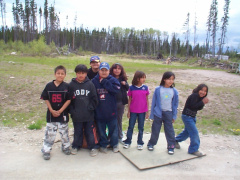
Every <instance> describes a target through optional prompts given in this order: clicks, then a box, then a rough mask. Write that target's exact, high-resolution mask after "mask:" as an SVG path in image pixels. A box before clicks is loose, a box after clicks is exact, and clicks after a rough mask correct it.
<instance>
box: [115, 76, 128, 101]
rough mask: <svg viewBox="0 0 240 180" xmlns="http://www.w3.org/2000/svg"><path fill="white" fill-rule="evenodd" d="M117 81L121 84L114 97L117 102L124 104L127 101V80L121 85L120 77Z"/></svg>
mask: <svg viewBox="0 0 240 180" xmlns="http://www.w3.org/2000/svg"><path fill="white" fill-rule="evenodd" d="M118 81H119V83H120V85H121V88H120V91H119V92H118V93H117V95H116V99H117V102H122V104H123V105H125V104H127V103H128V97H127V91H128V89H129V85H128V82H127V81H125V82H126V84H125V85H122V84H121V82H122V81H124V80H123V79H122V78H119V79H118Z"/></svg>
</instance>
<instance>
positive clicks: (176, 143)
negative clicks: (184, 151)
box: [175, 141, 181, 149]
mask: <svg viewBox="0 0 240 180" xmlns="http://www.w3.org/2000/svg"><path fill="white" fill-rule="evenodd" d="M175 148H176V149H180V148H181V147H180V145H179V143H178V142H177V141H175Z"/></svg>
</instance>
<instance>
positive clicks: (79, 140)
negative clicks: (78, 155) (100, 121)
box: [72, 121, 95, 149]
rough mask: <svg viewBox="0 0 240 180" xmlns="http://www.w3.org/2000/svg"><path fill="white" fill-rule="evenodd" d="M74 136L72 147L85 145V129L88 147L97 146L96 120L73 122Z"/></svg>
mask: <svg viewBox="0 0 240 180" xmlns="http://www.w3.org/2000/svg"><path fill="white" fill-rule="evenodd" d="M73 127H74V138H73V143H72V148H76V149H80V148H81V147H82V145H83V130H84V135H85V137H86V141H87V145H88V149H93V148H94V147H95V139H94V134H93V127H94V121H89V122H73Z"/></svg>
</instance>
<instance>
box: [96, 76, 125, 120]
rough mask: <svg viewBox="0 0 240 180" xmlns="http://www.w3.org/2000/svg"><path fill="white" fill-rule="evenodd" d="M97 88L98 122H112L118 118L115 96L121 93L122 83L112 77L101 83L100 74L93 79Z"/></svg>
mask: <svg viewBox="0 0 240 180" xmlns="http://www.w3.org/2000/svg"><path fill="white" fill-rule="evenodd" d="M92 82H93V84H94V85H95V87H96V90H97V95H98V101H99V104H98V106H97V108H96V110H95V112H96V114H95V118H96V120H97V121H98V120H99V121H110V120H113V119H114V118H116V117H117V116H116V114H117V101H116V97H115V95H116V94H117V93H118V92H119V91H120V83H119V81H118V80H117V79H116V78H114V77H113V76H112V75H109V76H108V77H107V78H105V79H103V80H102V81H101V82H100V77H99V74H98V75H96V76H95V77H94V78H93V79H92Z"/></svg>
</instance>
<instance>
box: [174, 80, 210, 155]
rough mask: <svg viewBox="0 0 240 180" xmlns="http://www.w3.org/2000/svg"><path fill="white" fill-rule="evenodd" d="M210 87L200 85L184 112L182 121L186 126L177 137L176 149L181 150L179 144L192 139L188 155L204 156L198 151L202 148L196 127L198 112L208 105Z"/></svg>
mask: <svg viewBox="0 0 240 180" xmlns="http://www.w3.org/2000/svg"><path fill="white" fill-rule="evenodd" d="M207 94H208V86H207V85H205V84H199V85H198V86H197V87H196V88H195V89H194V90H193V92H192V94H191V95H190V96H189V97H188V99H187V101H186V104H185V106H184V109H183V112H182V120H183V123H184V125H185V128H184V130H183V131H182V132H181V133H180V134H179V135H178V136H177V137H176V143H175V147H176V148H177V149H180V145H179V144H178V142H181V141H185V140H186V139H187V138H188V137H190V146H189V148H188V153H189V154H193V155H196V156H199V157H201V156H203V154H202V153H201V152H199V151H198V149H199V146H200V138H199V135H198V129H197V127H196V115H197V111H199V110H201V109H203V107H204V105H205V104H207V103H208V101H209V100H208V98H207Z"/></svg>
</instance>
